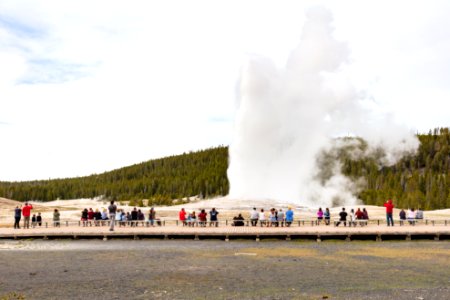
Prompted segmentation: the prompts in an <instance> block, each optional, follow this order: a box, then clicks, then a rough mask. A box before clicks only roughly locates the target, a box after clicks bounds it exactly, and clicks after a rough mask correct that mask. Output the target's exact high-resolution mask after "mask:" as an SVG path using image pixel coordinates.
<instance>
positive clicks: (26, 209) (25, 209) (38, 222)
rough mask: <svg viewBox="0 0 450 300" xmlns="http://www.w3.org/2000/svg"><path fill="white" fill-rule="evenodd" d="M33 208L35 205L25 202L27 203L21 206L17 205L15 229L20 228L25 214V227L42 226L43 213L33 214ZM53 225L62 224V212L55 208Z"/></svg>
mask: <svg viewBox="0 0 450 300" xmlns="http://www.w3.org/2000/svg"><path fill="white" fill-rule="evenodd" d="M32 209H33V205H31V204H29V203H28V202H25V204H24V205H23V206H22V208H20V207H19V206H16V208H15V209H14V229H20V220H21V218H22V216H23V228H24V229H25V228H27V229H28V228H30V226H31V227H32V228H35V227H41V226H42V215H41V213H40V212H39V213H37V214H33V216H31V210H32ZM30 216H31V224H30ZM53 226H55V227H59V226H60V212H59V211H58V209H56V208H55V210H54V211H53Z"/></svg>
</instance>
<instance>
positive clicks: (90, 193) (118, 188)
mask: <svg viewBox="0 0 450 300" xmlns="http://www.w3.org/2000/svg"><path fill="white" fill-rule="evenodd" d="M418 138H419V140H420V147H419V149H418V151H417V153H416V154H415V155H410V156H408V157H404V158H403V159H402V160H401V161H399V162H398V163H397V164H396V165H394V166H391V167H383V168H380V162H379V160H378V159H379V157H371V158H364V159H354V158H353V157H352V155H349V153H348V152H349V151H351V149H349V148H348V147H347V148H345V147H344V148H341V149H339V151H337V152H336V153H337V157H334V156H333V155H336V154H333V155H332V154H329V153H324V154H323V157H321V158H320V160H322V161H324V162H325V164H324V165H326V162H327V159H329V160H330V161H340V162H341V164H342V169H343V170H342V171H343V173H344V174H345V175H346V176H348V177H350V178H352V179H355V180H356V179H360V178H362V179H363V180H362V182H364V186H363V188H362V190H361V192H360V193H359V195H358V196H359V198H360V199H361V200H362V201H363V202H364V203H365V204H367V205H382V203H383V202H384V201H385V199H387V198H389V197H392V198H394V199H395V200H396V203H397V206H399V207H409V206H411V207H419V206H420V207H421V208H423V209H427V210H428V209H443V208H448V207H450V191H449V189H450V133H449V129H448V128H442V129H435V130H433V131H430V132H429V133H428V134H420V135H418ZM355 140H357V141H358V143H352V144H353V145H356V146H355V147H360V148H362V149H363V148H364V147H366V146H367V145H366V144H365V142H364V141H363V140H361V139H355ZM227 167H228V148H227V147H216V148H212V149H207V150H203V151H198V152H192V153H187V154H182V155H177V156H171V157H166V158H161V159H156V160H150V161H147V162H143V163H140V164H136V165H133V166H129V167H125V168H121V169H118V170H114V171H110V172H105V173H103V174H95V175H91V176H86V177H78V178H68V179H55V180H44V181H29V182H0V197H5V198H9V199H15V200H19V201H25V200H41V201H51V200H55V199H78V198H94V197H98V196H104V197H105V198H108V199H118V200H140V199H149V200H150V203H152V204H167V205H171V204H172V199H180V198H184V197H192V196H199V197H200V198H207V197H212V196H220V195H226V194H227V193H228V189H229V185H228V179H227V175H226V171H227ZM321 175H322V176H323V178H321V180H326V177H327V174H326V169H324V170H322V174H321Z"/></svg>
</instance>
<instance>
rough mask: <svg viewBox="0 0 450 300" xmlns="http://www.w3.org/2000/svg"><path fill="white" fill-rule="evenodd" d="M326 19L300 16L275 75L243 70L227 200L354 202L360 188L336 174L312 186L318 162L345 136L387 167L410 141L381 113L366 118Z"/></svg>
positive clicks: (254, 63)
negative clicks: (380, 156) (295, 37)
mask: <svg viewBox="0 0 450 300" xmlns="http://www.w3.org/2000/svg"><path fill="white" fill-rule="evenodd" d="M331 22H332V15H331V13H330V12H329V11H328V10H326V9H324V8H322V7H315V8H312V9H310V10H309V11H308V12H307V21H306V23H305V25H304V28H303V32H302V35H301V39H300V43H299V45H298V47H297V48H296V49H294V50H293V51H292V53H291V55H290V57H289V59H288V60H287V63H286V66H285V67H284V68H282V69H278V68H277V67H276V66H275V64H274V63H273V61H272V60H270V59H268V58H265V57H256V56H255V57H251V58H250V59H249V60H248V62H247V63H246V64H245V66H243V71H242V74H241V80H240V95H239V107H238V111H237V116H236V124H235V135H234V140H233V143H232V145H231V146H230V166H229V169H228V177H229V181H230V195H229V196H230V197H231V198H238V199H253V200H256V199H271V200H279V201H289V202H295V203H298V204H299V205H307V206H318V205H331V204H333V203H335V204H336V199H340V200H339V201H340V202H339V204H344V203H345V204H354V203H356V202H357V199H356V198H355V196H354V193H355V192H357V191H358V189H359V188H360V186H361V184H360V183H359V182H352V181H350V180H349V179H348V178H346V177H345V176H343V175H342V174H341V171H340V165H339V164H338V163H335V164H333V166H331V167H330V168H331V176H329V177H328V178H327V180H325V181H323V180H322V181H321V180H318V173H319V166H318V157H319V154H320V153H321V152H323V151H326V150H327V151H331V150H332V149H333V147H335V146H336V140H335V139H334V138H335V137H337V136H340V135H342V134H343V133H344V134H347V133H351V134H352V135H356V136H359V137H362V138H364V140H366V141H367V142H368V144H369V148H368V149H367V150H366V151H364V152H362V153H358V154H355V155H360V156H364V155H368V154H370V153H371V151H373V149H380V148H382V149H383V150H384V153H385V156H384V161H383V162H384V163H385V164H392V163H395V162H396V161H397V160H398V159H399V158H400V157H401V156H402V155H403V154H404V153H405V152H409V151H414V150H415V149H416V148H417V145H418V142H417V139H416V138H415V136H414V135H413V134H412V133H411V132H410V131H409V130H408V129H406V128H403V127H400V126H399V125H396V124H395V123H394V122H393V121H392V120H391V118H390V116H389V115H380V114H376V113H374V112H372V111H371V110H370V109H368V108H367V107H369V106H368V105H367V100H364V99H363V98H362V97H361V96H360V93H358V92H357V91H356V90H355V89H354V88H353V87H352V86H351V84H350V83H349V82H348V81H347V80H346V79H345V78H344V76H343V75H342V72H340V70H341V68H342V67H344V66H345V64H346V63H347V62H348V58H349V50H348V47H347V45H346V44H345V43H343V42H340V41H337V40H335V39H334V38H333V36H332V33H333V27H332V25H331Z"/></svg>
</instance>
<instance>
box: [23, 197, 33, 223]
mask: <svg viewBox="0 0 450 300" xmlns="http://www.w3.org/2000/svg"><path fill="white" fill-rule="evenodd" d="M32 209H33V205H31V204H28V202H25V205H24V206H23V207H22V215H23V218H24V219H23V228H30V215H31V210H32Z"/></svg>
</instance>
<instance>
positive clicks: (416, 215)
mask: <svg viewBox="0 0 450 300" xmlns="http://www.w3.org/2000/svg"><path fill="white" fill-rule="evenodd" d="M384 206H385V207H386V220H387V225H388V226H394V219H393V217H392V215H393V212H394V204H393V203H392V200H391V199H389V200H388V201H386V203H385V204H384ZM398 216H399V218H400V222H404V221H406V220H408V222H409V224H410V225H415V224H416V222H417V220H422V219H423V211H422V210H421V209H420V208H418V209H417V210H414V208H410V209H409V210H408V214H407V213H406V211H405V210H404V209H402V210H400V213H399V215H398Z"/></svg>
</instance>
